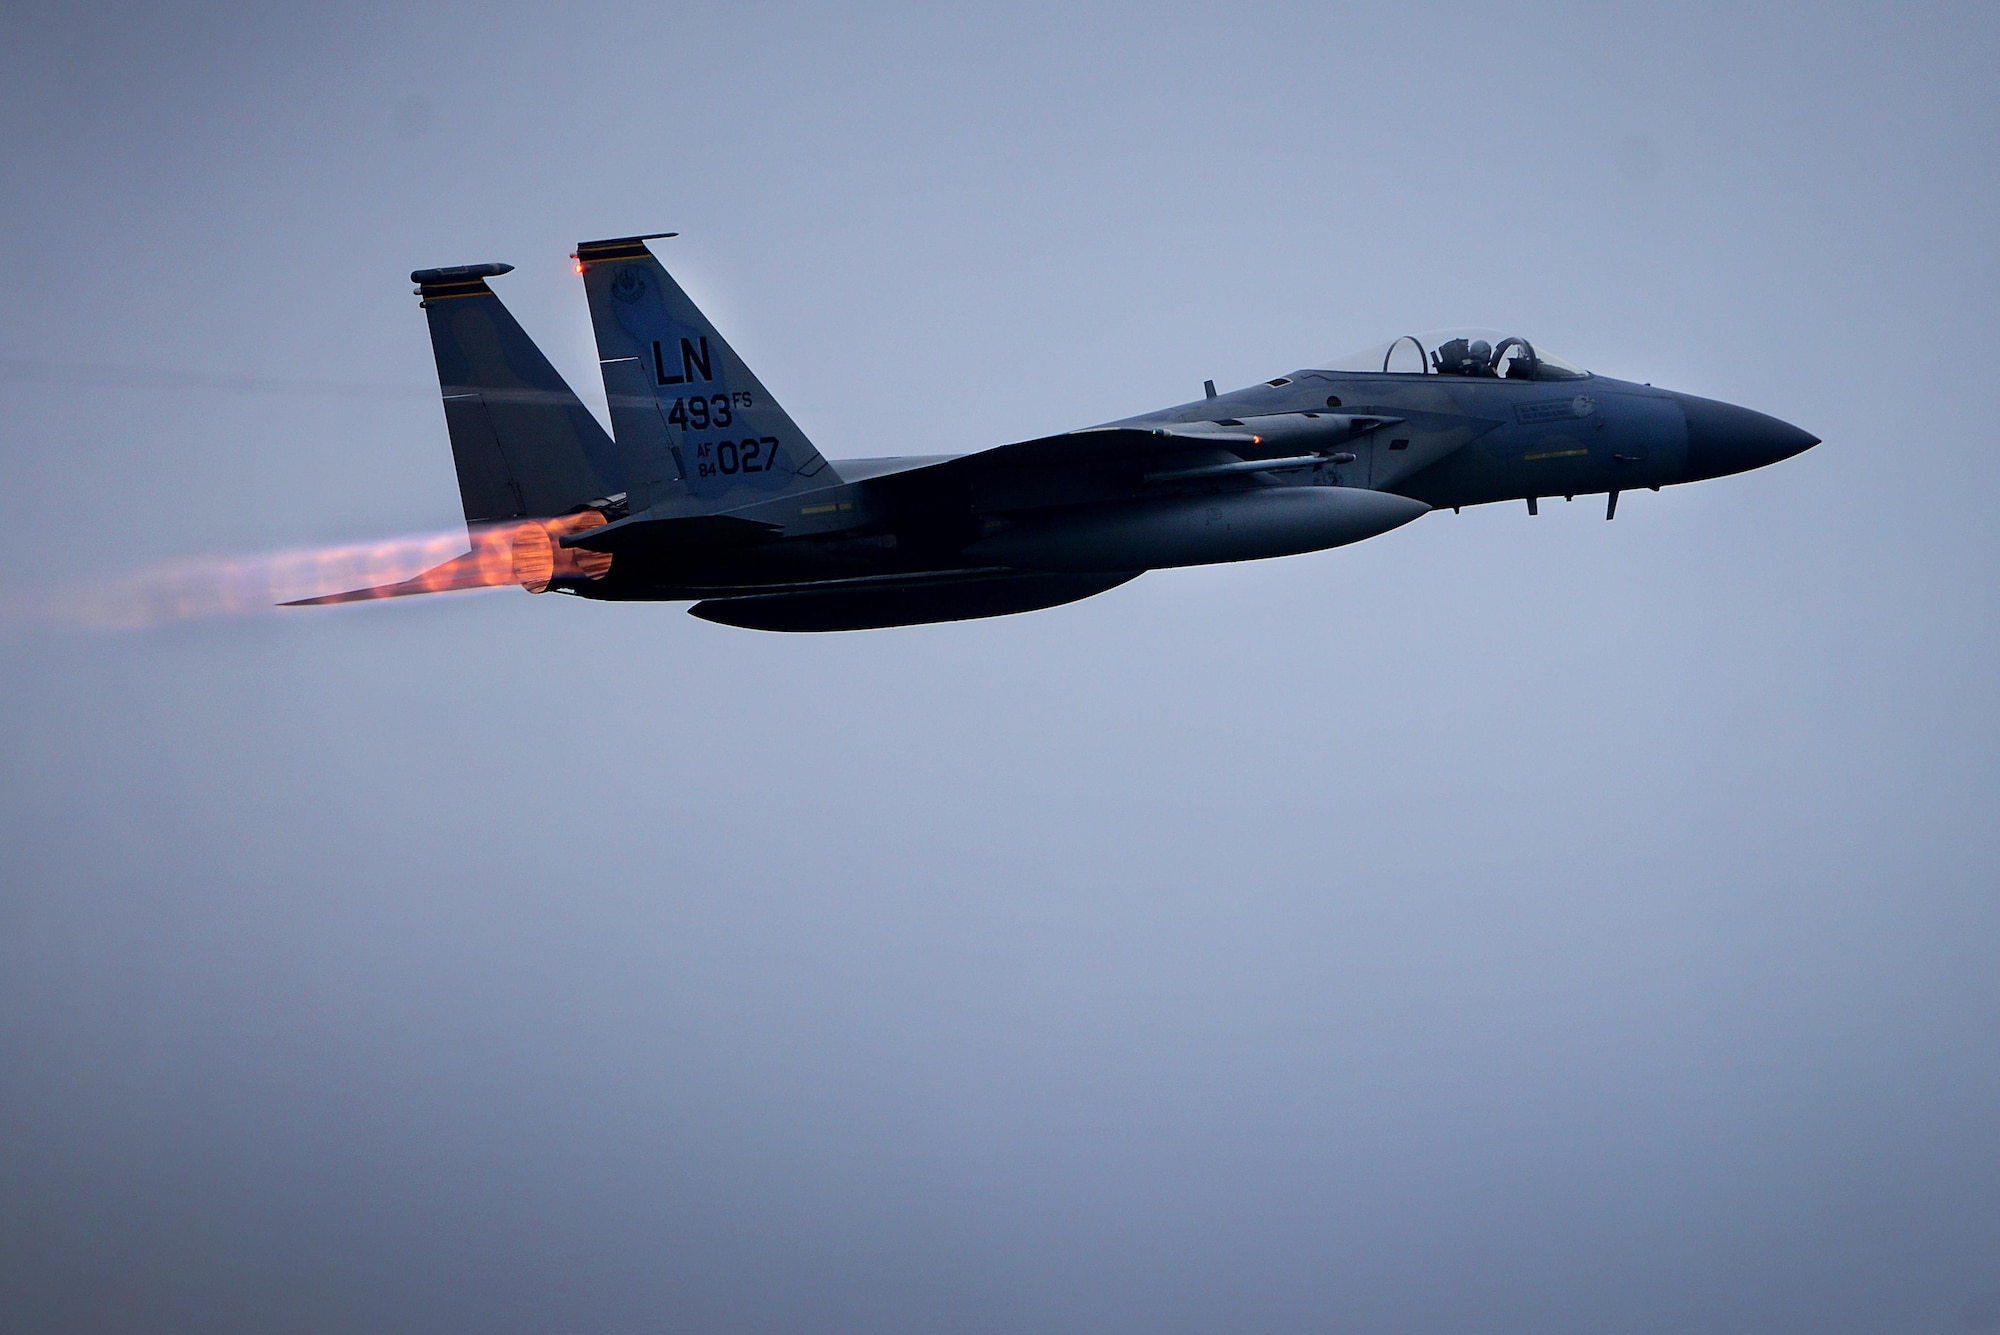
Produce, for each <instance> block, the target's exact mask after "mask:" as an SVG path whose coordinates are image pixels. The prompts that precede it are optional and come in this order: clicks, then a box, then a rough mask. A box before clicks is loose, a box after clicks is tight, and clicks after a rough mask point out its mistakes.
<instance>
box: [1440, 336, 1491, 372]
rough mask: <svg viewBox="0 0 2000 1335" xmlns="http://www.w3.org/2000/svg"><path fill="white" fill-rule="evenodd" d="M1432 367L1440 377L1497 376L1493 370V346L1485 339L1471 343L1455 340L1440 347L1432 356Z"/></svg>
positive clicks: (1474, 340) (1459, 339)
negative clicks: (1435, 368)
mask: <svg viewBox="0 0 2000 1335" xmlns="http://www.w3.org/2000/svg"><path fill="white" fill-rule="evenodd" d="M1431 363H1432V365H1434V366H1436V367H1437V373H1438V374H1439V375H1481V376H1491V375H1495V374H1497V372H1495V371H1494V369H1493V345H1492V344H1491V343H1488V342H1487V341H1486V340H1485V339H1483V338H1476V339H1473V340H1472V341H1471V342H1470V343H1468V342H1466V341H1465V340H1464V339H1462V338H1454V339H1451V340H1450V341H1449V342H1446V343H1441V344H1439V345H1438V350H1437V351H1436V352H1435V353H1433V354H1432V356H1431Z"/></svg>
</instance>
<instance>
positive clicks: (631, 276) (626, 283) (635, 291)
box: [611, 269, 646, 306]
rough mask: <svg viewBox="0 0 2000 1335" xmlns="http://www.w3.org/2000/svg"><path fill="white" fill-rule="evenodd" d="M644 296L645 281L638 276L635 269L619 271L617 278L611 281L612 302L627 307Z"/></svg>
mask: <svg viewBox="0 0 2000 1335" xmlns="http://www.w3.org/2000/svg"><path fill="white" fill-rule="evenodd" d="M645 295H646V280H645V279H643V278H641V277H640V276H639V271H638V270H637V269H620V270H619V271H618V276H617V277H616V278H614V279H612V280H611V296H612V298H613V300H616V301H622V302H624V303H625V304H626V305H627V306H630V305H631V304H632V303H633V302H635V301H637V300H638V299H639V298H640V297H643V296H645Z"/></svg>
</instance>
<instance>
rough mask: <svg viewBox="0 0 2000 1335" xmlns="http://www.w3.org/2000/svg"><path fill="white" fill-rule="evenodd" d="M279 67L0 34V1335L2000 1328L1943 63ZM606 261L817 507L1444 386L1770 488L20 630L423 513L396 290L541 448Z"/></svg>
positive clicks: (1473, 58)
mask: <svg viewBox="0 0 2000 1335" xmlns="http://www.w3.org/2000/svg"><path fill="white" fill-rule="evenodd" d="M295 9H296V7H290V6H268V5H259V6H244V7H242V8H240V9H226V8H212V7H205V8H191V7H178V8H177V9H174V10H171V11H170V10H165V9H162V8H159V7H152V6H144V7H142V6H130V7H128V8H117V7H91V6H68V5H64V6H57V5H47V4H44V5H24V4H16V5H11V6H9V7H8V9H7V12H6V16H5V18H4V19H0V131H4V133H0V311H4V313H5V317H6V318H5V320H4V321H0V512H4V515H5V520H6V522H5V523H4V525H0V557H4V559H5V561H6V564H7V567H8V568H9V569H10V570H11V571H12V572H13V573H12V577H11V578H10V579H9V581H8V584H9V586H10V590H9V593H8V595H7V598H8V601H9V606H10V607H11V608H12V609H13V610H11V611H10V612H8V613H7V615H6V616H5V617H4V618H0V672H3V673H4V678H0V681H4V687H5V690H4V697H3V698H0V754H4V756H5V765H4V769H3V770H0V867H3V868H4V876H0V1304H4V1307H5V1309H6V1310H7V1312H8V1315H9V1322H8V1324H10V1325H11V1326H14V1327H16V1328H19V1329H23V1330H27V1329H34V1330H43V1331H91V1332H95V1331H147V1332H159V1331H182V1330H185V1331H203V1332H214V1331H234V1330H244V1331H250V1330H256V1331H269V1330H278V1329H282V1330H298V1331H308V1330H322V1329H323V1330H329V1331H331V1330H354V1329H372V1330H412V1331H414V1330H438V1329H479V1330H487V1331H524V1332H525V1331H544V1330H553V1329H562V1330H605V1331H610V1330H621V1331H622V1330H633V1329H661V1330H672V1331H687V1332H706V1331H725V1330H726V1331H758V1330H770V1331H797V1330H820V1331H856V1332H860V1331H868V1332H895V1331H910V1332H917V1331H937V1330H966V1331H994V1332H1003V1331H1029V1330H1034V1331H1052V1330H1074V1331H1107V1332H1108V1331H1134V1332H1138V1331H1145V1332H1159V1331H1197V1330H1199V1331H1209V1330H1217V1329H1239V1330H1258V1331H1273V1332H1276V1331H1286V1332H1290V1331H1299V1330H1308V1329H1314V1330H1318V1329H1324V1330H1337V1331H1353V1332H1412V1333H1415V1332H1435V1331H1490V1332H1578V1333H1582V1332H1635V1333H1636V1332H1662V1333H1664V1332H1681V1331H1690V1330H1704V1331H1744V1332H1766V1331H1769V1332H1793V1331H1797V1332H1808V1331H1810V1332H1813V1333H1814V1335H1824V1333H1825V1332H1848V1331H1852V1332H1871V1333H1872V1332H1880V1331H1885V1330H1895V1331H1912V1332H1927V1331H1936V1332H1953V1331H1964V1330H1968V1329H1972V1330H2000V967H1996V964H2000V893H1996V891H2000V887H1996V877H1995V871H1996V854H2000V835H1996V825H1995V815H1994V813H1995V809H1996V802H2000V772H1996V762H1995V741H1996V731H2000V727H1997V726H1996V725H2000V717H1997V716H1996V708H1995V700H1994V669H1993V663H1994V659H1995V650H1996V647H1997V646H1996V643H1995V641H1996V635H1995V616H1994V613H1995V587H1994V585H1995V572H1996V568H2000V567H1996V556H2000V550H1996V547H1997V546H2000V544H1996V541H1995V531H1994V524H1993V520H1992V517H1991V514H1992V506H1993V496H1994V494H1995V489H1996V482H2000V466H1996V441H1995V435H1996V433H1995V430H1994V423H1995V421H1996V420H2000V393H1996V388H2000V387H1997V386H1996V371H1995V368H1996V365H2000V357H1996V351H1995V343H1994V321H1993V310H1994V306H1995V300H1996V296H2000V291H1996V288H2000V284H1996V265H2000V246H1996V244H1995V243H1996V240H2000V227H1996V221H2000V219H1996V204H2000V197H1996V185H1995V182H1996V180H2000V135H1996V130H2000V104H1996V99H1995V96H1994V89H1993V77H1994V70H1995V68H1996V58H2000V41H1996V38H2000V20H1996V18H1995V17H1994V11H1993V10H1992V9H1991V7H1990V6H1975V5H1959V6H1950V5H1929V6H1917V7H1912V6H1892V5H1886V4H1885V5H1879V6H1873V7H1856V6H1825V5H1814V6H1803V5H1802V6H1786V7H1768V6H1757V5H1743V4H1704V3H1694V4H1683V5H1671V6H1668V5H1661V6H1653V7H1649V9H1648V12H1641V11H1640V7H1637V6H1620V7H1609V6H1604V7H1598V6H1592V7H1560V6H1542V5H1532V4H1484V5H1476V6H1467V5H1448V4H1422V5H1369V6H1355V7H1352V8H1339V7H1326V6H1299V7H1292V8H1286V7H1275V6H1272V7H1257V6H1247V5H1233V6H1228V7H1217V8H1200V7H1194V6H1131V7H1119V6H1109V7H1107V6H1094V5H1080V4H1064V5H1059V6H1048V7H1035V6H1027V5H1010V6H1006V7H1003V8H995V9H989V10H984V11H979V12H960V11H955V10H951V9H949V8H942V7H937V6H917V5H912V6H908V7H906V8H897V7H892V6H880V5H866V4H856V5H843V6H828V7H824V8H817V9H807V8H790V7H784V6H772V5H730V6H704V7H688V8H680V7H675V6H665V5H662V6H636V7H632V8H629V9H621V8H617V7H615V6H583V5H575V6H562V7H548V8H530V7H505V6H501V7H494V6H463V7H448V6H411V5H386V4H384V5H373V6H368V5H353V6H339V7H335V6H325V7H320V8H319V9H318V10H317V11H316V12H313V13H308V14H303V15H302V14H300V13H297V12H295ZM666 229H676V230H679V231H680V232H681V233H683V236H682V239H680V240H677V241H673V242H668V243H664V245H663V247H662V254H663V255H664V256H665V258H666V260H667V262H668V264H669V265H670V266H671V267H672V268H673V269H674V270H675V272H676V273H677V274H679V275H680V276H681V277H682V278H683V279H684V281H685V282H686V283H687V285H688V286H689V288H690V289H691V290H692V291H693V292H694V293H695V295H696V296H697V298H698V299H699V300H701V301H702V302H703V303H704V304H705V305H706V306H707V308H708V309H709V310H710V312H711V314H713V315H714V316H715V318H716V320H717V321H718V323H719V324H720V325H721V326H722V327H723V328H724V329H725V330H727V331H728V332H729V333H730V335H731V337H732V339H733V340H734V341H735V342H736V343H737V346H738V347H739V349H740V350H741V351H742V352H743V353H744V355H745V356H746V357H747V358H748V360H749V361H750V362H751V364H752V365H754V366H755V367H756V368H757V370H758V372H759V374H760V376H761V377H762V379H763V380H764V381H765V382H766V383H767V385H769V386H770V387H771V389H772V390H773V391H774V392H775V393H776V394H777V395H778V396H779V397H780V398H781V399H783V400H784V402H785V403H786V405H787V407H789V408H790V409H791V411H792V413H793V415H794V416H795V417H796V418H797V419H798V420H799V422H800V423H801V425H803V426H804V427H805V429H806V430H807V431H808V432H810V433H812V434H813V436H814V437H815V439H816V441H817V442H818V443H819V444H820V446H821V448H822V449H823V450H825V452H826V453H827V454H829V455H831V456H834V457H839V456H843V455H848V456H851V455H862V454H880V453H898V452H936V451H944V450H956V449H970V448H977V447H981V446H986V445H992V444H998V443H1002V442H1005V441H1009V440H1016V439H1021V438H1024V437H1028V436H1031V435H1034V434H1038V433H1042V432H1046V431H1051V430H1058V429H1063V428H1066V427H1071V426H1077V425H1083V424H1086V423H1090V422H1095V421H1102V420H1105V419H1108V418H1113V417H1118V416H1123V415H1125V414H1128V413H1134V412H1138V411H1142V410H1145V409H1148V408H1153V407H1157V406H1159V405H1162V404H1166V403H1172V402H1178V401H1181V400H1184V399H1187V398H1191V397H1193V396H1195V395H1196V394H1198V393H1199V387H1200V384H1201V381H1202V379H1203V378H1205V377H1213V378H1214V379H1215V380H1216V381H1217V382H1218V383H1219V384H1221V385H1223V386H1225V387H1229V386H1234V385H1241V384H1245V383H1248V382H1250V381H1253V380H1259V379H1264V378H1267V377H1269V376H1272V375H1277V374H1281V373H1283V372H1285V371H1289V370H1292V369H1294V368H1298V367H1301V366H1307V365H1311V364H1313V363H1314V362H1316V361H1324V360H1326V359H1327V358H1328V357H1330V356H1332V355H1334V354H1337V353H1340V352H1343V351H1346V350H1348V349H1351V348H1358V347H1361V346H1364V345H1366V344H1368V343H1371V342H1374V341H1377V340H1380V339H1383V338H1387V337H1389V336H1391V335H1393V334H1395V333H1398V332H1403V331H1405V330H1412V329H1423V328H1430V327H1435V326H1439V325H1444V324H1453V323H1479V324H1486V325H1498V326H1504V327H1506V328H1508V329H1511V330H1516V331H1518V332H1520V333H1523V334H1526V335H1528V336H1529V337H1531V338H1533V339H1535V340H1536V341H1537V342H1538V343H1539V344H1543V345H1545V346H1547V347H1549V348H1550V349H1552V350H1554V351H1555V352H1558V353H1560V354H1562V355H1564V356H1566V357H1569V358H1570V359H1572V360H1574V361H1577V362H1580V363H1582V364H1583V365H1586V366H1590V367H1593V368H1595V369H1598V370H1602V371H1605V372H1608V373H1612V374H1616V375H1621V376H1628V377H1631V378H1634V379H1640V380H1648V381H1652V382H1654V383H1658V384H1664V385H1669V386H1672V387H1674V388H1677V389H1683V390H1688V391H1692V392H1695V393H1700V394H1707V395H1711V396H1715V397H1719V398H1724V399H1728V400H1731V401H1734V402H1739V403H1744V404H1747V405H1749V406H1751V407H1755V408H1758V409H1761V410H1763V411H1766V412H1770V413H1773V414H1776V415H1777V416H1780V417H1783V418H1786V419H1788V420H1791V421H1795V422H1797V423H1799V424H1800V425H1802V426H1804V427H1806V428H1808V429H1810V430H1811V431H1813V432H1814V433H1815V434H1817V435H1820V436H1823V437H1824V438H1825V441H1826V443H1825V444H1824V445H1822V446H1821V447H1820V448H1818V449H1816V450H1814V451H1812V452H1810V453H1809V454H1807V455H1804V456H1802V457H1800V458H1798V459H1795V460H1792V461H1790V462H1788V463H1785V464H1782V465H1779V466H1778V467H1775V468H1772V469H1769V470H1766V471H1764V472H1761V473H1758V474H1754V475H1750V476H1746V477H1740V478H1735V479H1726V480H1722V481H1716V482H1710V483H1704V484H1699V485H1696V486H1692V487H1686V488H1679V489H1669V490H1668V491H1666V492H1664V493H1662V494H1659V495H1652V494H1640V495H1636V496H1631V497H1628V498H1626V500H1625V501H1624V503H1623V504H1622V505H1621V506H1620V513H1619V516H1618V519H1617V522H1616V523H1614V524H1606V523H1604V522H1603V520H1602V517H1601V516H1602V510H1601V508H1600V506H1599V505H1598V504H1596V503H1591V504H1584V503H1582V502H1579V503H1578V504H1576V505H1563V504H1561V503H1560V502H1557V503H1555V504H1552V505H1545V506H1543V513H1542V515H1541V517H1540V518H1538V519H1534V520H1530V519H1529V518H1528V517H1527V515H1526V514H1525V513H1524V512H1523V510H1522V509H1521V508H1520V507H1513V506H1503V507H1490V508H1486V509H1481V510H1475V511H1468V512H1467V513H1465V514H1464V515H1461V516H1453V515H1450V514H1443V515H1435V516H1431V517H1429V518H1426V519H1424V520H1421V521H1419V522H1418V523H1416V524H1413V525H1410V526H1409V527H1407V528H1404V529H1400V530H1398V531H1396V532H1394V533H1392V534H1389V535H1387V536H1385V537H1383V538H1380V539H1377V540H1375V541H1372V542H1368V543H1365V544H1361V545H1359V546H1356V547H1352V548H1348V549H1344V550H1340V551H1336V552H1330V553H1323V554H1319V555H1314V556H1306V557H1299V558H1293V559H1289V560H1284V561H1275V562H1266V563H1261V564H1253V565H1243V566H1236V567H1222V568H1213V569H1203V570H1194V571H1183V572H1171V573H1156V574H1153V575H1148V576H1147V577H1145V578H1144V579H1141V580H1140V581H1138V582H1137V583H1135V584H1132V585H1130V586H1128V587H1126V588H1123V589H1120V590H1118V591H1116V592H1114V593H1111V594H1109V595H1106V596H1104V597H1101V598H1098V599H1095V600H1092V601H1089V602H1085V603H1082V604H1079V605H1076V606H1073V607H1068V608H1063V609H1058V610H1055V611H1050V612H1045V613H1039V614H1036V615H1033V616H1029V617H1022V618H1015V619H1009V620H1002V621H994V622H986V623H977V624H969V625H958V626H942V627H927V628H917V629H909V630H899V631H887V632H871V633H865V634H857V635H848V636H832V637H802V638H784V637H776V636H768V635H759V634H756V633H752V632H747V631H736V630H728V629H724V628H720V627H715V626H710V625H706V624H703V623H700V622H697V621H695V620H693V619H692V618H689V617H687V616H685V615H682V614H681V612H680V611H679V610H678V609H677V608H675V607H672V606H655V607H647V606H636V605H635V606H595V605H585V604H581V603H576V602H571V601H568V600H562V599H552V598H544V599H535V598H530V597H528V596H527V595H525V594H520V593H518V592H499V593H493V594H484V595H472V596H465V597H458V598H449V599H443V600H432V601H428V602H422V601H417V600H412V601H411V602H409V603H406V604H402V605H396V606H380V607H365V608H358V609H335V610H331V611H327V612H324V613H309V614H303V615H281V616H256V617H244V618H237V619H229V620H206V621H188V622H180V623H176V624H171V625H166V626H160V627H156V628H153V629H149V630H142V631H125V632H105V631H94V630H87V629H82V628H79V627H76V626H73V625H69V624H66V623H64V622H62V621H60V620H51V619H49V618H48V617H47V616H46V615H41V614H37V613H35V612H34V610H33V608H34V605H35V604H36V603H37V602H38V601H41V600H43V599H44V598H45V596H46V595H47V594H49V593H50V592H51V591H61V590H74V589H80V588H86V587H92V586H93V582H101V581H104V580H108V579H116V578H120V577H123V576H125V575H128V574H129V573H130V572H133V571H137V570H144V569H149V568H152V567H154V566H156V565H157V564H158V563H161V562H166V561H172V560H176V559H179V558H183V557H193V556H220V555H229V554H236V553H255V552H259V551H268V550H272V549H277V548H286V547H297V546H302V545H311V544H320V543H331V542H343V541H351V540H357V539H369V538H378V537H386V536H390V535H395V534H401V533H410V532H421V531H430V530H436V529H439V528H445V527H449V526H450V525H451V524H452V523H454V522H455V521H456V520H457V517H458V499H457V494H456V490H455V487H454V484H453V479H452V471H451V464H450V456H449V451H448V447H447V443H446V437H445V431H444V424H443V420H442V414H441V413H440V411H439V409H438V407H437V404H436V402H435V399H434V397H433V396H432V394H431V388H432V383H431V375H432V372H431V363H430V352H429V346H428V341H427V338H426V335H425V330H424V325H423V321H422V319H421V316H420V314H419V312H418V310H417V307H416V303H415V301H414V299H413V298H412V297H411V296H410V295H409V290H408V286H407V284H406V283H405V281H404V275H405V274H406V273H407V272H408V271H409V270H410V269H411V268H413V267H418V266H427V265H437V264H454V263H466V262H472V261H484V260H505V261H508V262H511V263H513V264H515V265H517V266H519V267H518V271H517V272H516V273H514V274H512V275H510V276H508V277H507V278H505V279H503V280H499V281H498V282H497V283H496V289H497V290H498V291H499V292H500V293H501V295H502V297H503V299H504V300H505V301H506V302H507V303H508V304H509V305H510V306H511V307H512V308H513V309H514V310H515V311H516V313H517V314H518V315H519V316H520V318H521V319H522V321H523V323H524V324H525V325H526V326H527V327H528V329H529V331H530V332H531V333H532V334H533V335H534V336H535V337H537V338H538V339H539V340H540V341H541V342H542V344H543V346H544V347H545V348H546V349H547V350H548V351H549V353H550V355H551V356H552V357H553V358H554V359H555V360H556V362H557V363H558V365H560V366H561V367H562V368H563V369H564V371H565V372H566V374H568V375H569V376H570V377H571V379H572V381H573V383H575V384H576V386H577V388H578V389H579V391H580V392H582V393H583V394H584V395H585V396H586V399H587V400H589V401H592V402H595V403H601V390H600V388H599V386H598V383H597V380H596V375H595V371H594V367H593V364H592V351H591V346H590V334H589V327H588V321H587V317H586V313H585V310H584V304H583V299H582V294H581V292H580V290H579V288H578V285H577V283H576V280H575V277H574V275H573V274H572V273H571V271H570V268H569V262H568V260H567V258H566V255H567V252H568V250H569V248H570V246H571V245H572V244H573V243H574V242H576V241H577V240H578V239H581V238H588V237H596V236H605V235H618V234H624V233H630V232H639V231H657V230H666ZM120 368H132V369H133V371H134V372H135V373H134V374H131V375H127V374H126V373H125V372H124V371H121V370H120ZM232 376H248V377H255V378H258V379H259V381H260V382H274V383H275V382H282V383H280V384H279V386H278V389H277V390H276V391H274V392H257V393H247V392H233V391H231V390H229V389H227V388H226V387H218V385H217V378H218V377H221V378H227V377H232ZM284 384H293V385H300V384H302V385H304V386H305V388H302V389H297V390H285V389H283V385H284ZM357 385H358V386H387V387H389V388H388V389H385V390H382V391H380V392H374V391H366V392H360V393H354V394H341V393H333V392H319V391H318V390H316V389H314V387H315V386H318V387H326V386H332V387H335V388H338V387H341V386H357ZM396 386H407V387H410V389H409V392H403V393H399V392H397V391H396V390H395V388H394V387H396Z"/></svg>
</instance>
